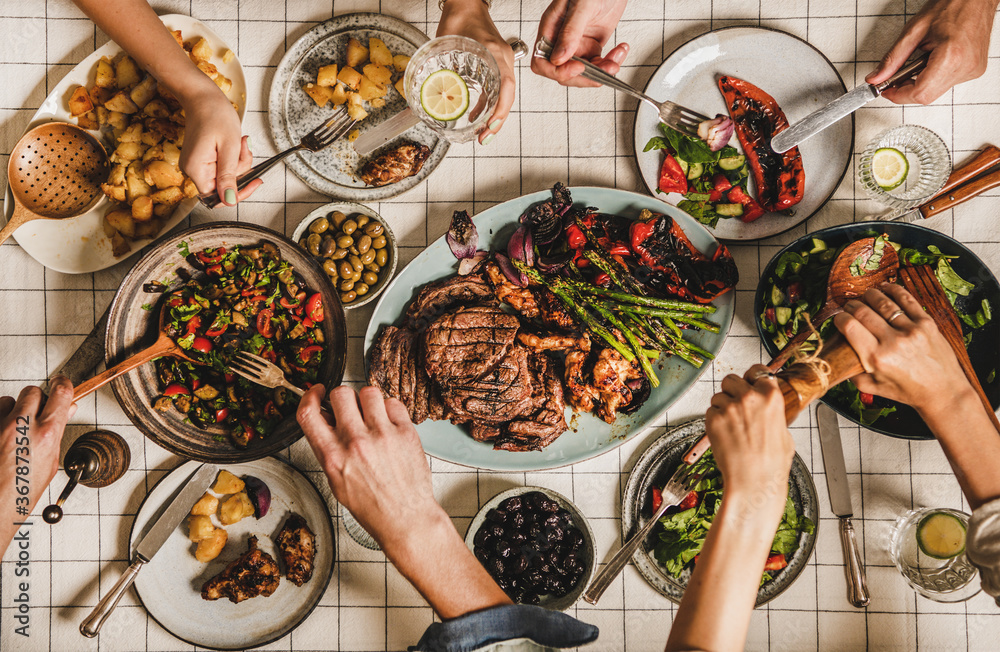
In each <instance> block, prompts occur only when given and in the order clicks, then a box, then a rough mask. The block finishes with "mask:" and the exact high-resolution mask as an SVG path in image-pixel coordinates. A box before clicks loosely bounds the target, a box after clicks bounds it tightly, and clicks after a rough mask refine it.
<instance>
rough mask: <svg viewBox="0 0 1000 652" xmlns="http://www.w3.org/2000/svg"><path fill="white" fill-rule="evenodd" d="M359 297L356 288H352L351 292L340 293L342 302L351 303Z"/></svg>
mask: <svg viewBox="0 0 1000 652" xmlns="http://www.w3.org/2000/svg"><path fill="white" fill-rule="evenodd" d="M357 298H358V294H357V293H356V292H355V291H354V290H351V291H349V292H341V293H340V302H341V303H350V302H352V301H354V300H355V299H357Z"/></svg>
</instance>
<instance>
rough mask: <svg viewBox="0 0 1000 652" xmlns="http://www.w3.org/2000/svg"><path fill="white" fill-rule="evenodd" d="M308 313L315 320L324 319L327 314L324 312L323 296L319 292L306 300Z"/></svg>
mask: <svg viewBox="0 0 1000 652" xmlns="http://www.w3.org/2000/svg"><path fill="white" fill-rule="evenodd" d="M306 314H307V315H309V319H311V320H313V321H314V322H321V321H323V317H324V315H325V313H324V312H323V297H321V296H320V294H319V292H317V293H316V294H314V295H312V296H311V297H309V300H308V301H306Z"/></svg>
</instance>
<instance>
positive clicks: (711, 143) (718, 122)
mask: <svg viewBox="0 0 1000 652" xmlns="http://www.w3.org/2000/svg"><path fill="white" fill-rule="evenodd" d="M734 129H735V125H734V124H733V121H732V120H731V119H730V118H729V116H727V115H722V114H721V113H720V114H719V115H717V116H715V117H714V118H713V119H711V120H705V121H704V122H702V123H701V124H700V125H698V137H699V138H701V139H702V140H704V141H705V142H706V143H708V148H709V149H710V150H712V151H713V152H717V151H719V150H720V149H722V148H723V147H725V146H726V145H728V144H729V139H730V138H732V137H733V130H734Z"/></svg>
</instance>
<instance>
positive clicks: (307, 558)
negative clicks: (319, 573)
mask: <svg viewBox="0 0 1000 652" xmlns="http://www.w3.org/2000/svg"><path fill="white" fill-rule="evenodd" d="M275 543H276V544H277V545H278V550H279V551H280V552H281V560H282V561H283V562H285V576H286V577H287V578H288V580H289V581H290V582H291V583H292V584H294V585H295V586H302V585H303V584H305V583H306V582H308V581H309V580H310V579H311V578H312V574H313V562H314V561H315V560H316V535H315V534H313V531H312V530H310V529H309V526H308V525H307V524H306V519H304V518H302V517H301V516H299V515H298V514H292V515H291V516H289V517H288V520H287V521H285V525H284V527H282V528H281V532H279V533H278V538H277V539H276V540H275Z"/></svg>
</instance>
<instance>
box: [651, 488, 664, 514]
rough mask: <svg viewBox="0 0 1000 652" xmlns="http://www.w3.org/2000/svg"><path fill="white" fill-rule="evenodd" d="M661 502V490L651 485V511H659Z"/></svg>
mask: <svg viewBox="0 0 1000 652" xmlns="http://www.w3.org/2000/svg"><path fill="white" fill-rule="evenodd" d="M662 504H663V491H662V490H661V489H660V488H659V487H653V513H654V514H655V513H656V512H658V511H660V505H662Z"/></svg>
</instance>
